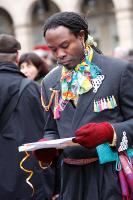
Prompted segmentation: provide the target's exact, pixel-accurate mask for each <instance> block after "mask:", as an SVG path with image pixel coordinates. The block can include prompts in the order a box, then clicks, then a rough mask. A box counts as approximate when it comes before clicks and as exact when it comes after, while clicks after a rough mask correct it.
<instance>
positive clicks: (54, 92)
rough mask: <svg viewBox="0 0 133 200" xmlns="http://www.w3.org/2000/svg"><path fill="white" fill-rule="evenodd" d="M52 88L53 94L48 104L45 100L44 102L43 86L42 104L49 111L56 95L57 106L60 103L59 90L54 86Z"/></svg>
mask: <svg viewBox="0 0 133 200" xmlns="http://www.w3.org/2000/svg"><path fill="white" fill-rule="evenodd" d="M50 90H51V91H52V94H51V97H50V100H49V103H48V105H46V104H45V102H44V98H43V92H42V87H41V103H42V106H43V107H44V109H45V110H46V111H49V109H50V106H51V104H52V101H53V99H54V97H55V106H57V104H58V90H54V89H52V88H50Z"/></svg>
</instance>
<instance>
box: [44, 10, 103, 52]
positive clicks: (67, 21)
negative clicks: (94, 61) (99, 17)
mask: <svg viewBox="0 0 133 200" xmlns="http://www.w3.org/2000/svg"><path fill="white" fill-rule="evenodd" d="M59 26H64V27H66V28H68V29H69V30H70V31H71V32H72V33H73V34H74V35H75V36H77V35H78V34H79V33H80V31H81V30H84V32H85V42H86V40H87V38H88V34H90V32H89V30H88V23H87V19H86V17H85V16H82V15H79V14H77V13H75V12H58V13H55V14H54V15H52V16H51V17H49V18H48V19H47V21H46V23H45V25H44V37H45V34H46V31H47V30H49V29H54V28H57V27H59ZM91 46H92V48H93V49H95V50H96V51H97V52H98V53H101V51H100V50H99V49H98V48H96V47H95V46H94V45H91Z"/></svg>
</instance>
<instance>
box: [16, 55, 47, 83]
mask: <svg viewBox="0 0 133 200" xmlns="http://www.w3.org/2000/svg"><path fill="white" fill-rule="evenodd" d="M24 62H26V63H28V64H30V63H32V64H33V65H34V66H35V67H36V68H37V70H38V75H37V77H36V78H35V80H38V79H40V78H42V77H44V76H45V75H46V74H47V73H48V72H49V70H48V66H47V64H46V63H45V61H43V60H42V59H41V58H40V57H39V56H38V55H37V54H35V53H25V54H23V55H21V57H20V59H19V67H20V65H21V64H22V63H24Z"/></svg>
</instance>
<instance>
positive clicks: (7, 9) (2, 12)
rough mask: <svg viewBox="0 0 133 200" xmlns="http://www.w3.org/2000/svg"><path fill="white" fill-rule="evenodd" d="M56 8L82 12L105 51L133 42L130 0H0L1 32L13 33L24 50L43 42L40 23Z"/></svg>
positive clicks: (132, 3) (128, 45)
mask: <svg viewBox="0 0 133 200" xmlns="http://www.w3.org/2000/svg"><path fill="white" fill-rule="evenodd" d="M59 11H76V12H80V13H84V14H85V15H86V17H87V18H88V23H89V30H90V32H91V34H92V35H93V36H94V38H95V39H96V41H97V43H98V46H99V47H100V48H101V49H102V51H103V52H105V53H110V52H111V51H112V50H113V49H114V48H115V47H116V46H122V47H126V48H132V46H133V0H21V1H20V0H0V33H9V34H13V35H15V36H16V38H17V39H18V40H19V41H20V42H21V44H22V49H23V52H25V51H30V50H31V49H33V47H34V46H36V45H41V44H44V39H43V24H44V22H45V20H46V18H47V17H49V16H50V15H51V14H53V13H55V12H59Z"/></svg>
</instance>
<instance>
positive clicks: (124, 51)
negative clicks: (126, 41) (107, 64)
mask: <svg viewBox="0 0 133 200" xmlns="http://www.w3.org/2000/svg"><path fill="white" fill-rule="evenodd" d="M128 52H129V49H128V48H125V47H119V46H118V47H116V48H115V49H114V51H113V54H112V56H113V57H115V58H119V59H122V60H125V58H126V57H127V55H128Z"/></svg>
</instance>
